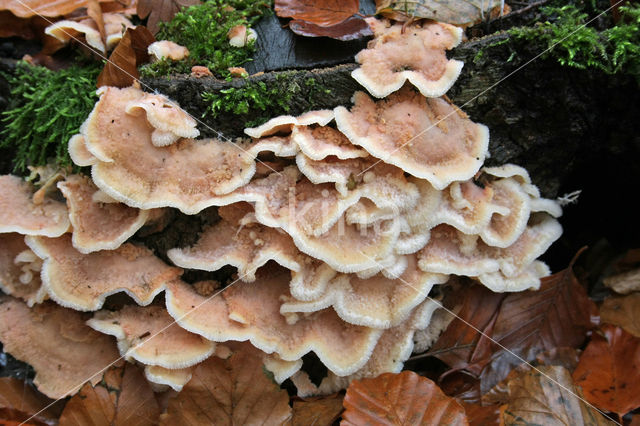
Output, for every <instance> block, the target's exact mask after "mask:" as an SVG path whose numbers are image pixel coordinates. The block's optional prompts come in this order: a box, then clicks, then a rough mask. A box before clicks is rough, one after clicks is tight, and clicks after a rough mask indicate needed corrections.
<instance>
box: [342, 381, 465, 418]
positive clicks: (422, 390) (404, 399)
mask: <svg viewBox="0 0 640 426" xmlns="http://www.w3.org/2000/svg"><path fill="white" fill-rule="evenodd" d="M344 407H345V409H346V410H345V412H344V414H343V415H342V425H345V426H347V425H363V424H384V425H433V424H455V425H465V424H468V423H467V418H466V416H465V413H464V408H462V406H460V404H458V403H457V402H456V400H455V399H453V398H449V397H448V396H446V395H445V394H444V393H442V391H441V390H440V388H439V387H438V386H437V385H436V384H435V383H434V382H432V381H431V380H429V379H427V378H425V377H422V376H419V375H417V374H416V373H414V372H411V371H403V372H402V373H400V374H394V373H385V374H382V375H380V376H378V377H376V378H375V379H363V380H355V381H353V382H351V384H350V385H349V387H348V388H347V394H346V395H345V397H344Z"/></svg>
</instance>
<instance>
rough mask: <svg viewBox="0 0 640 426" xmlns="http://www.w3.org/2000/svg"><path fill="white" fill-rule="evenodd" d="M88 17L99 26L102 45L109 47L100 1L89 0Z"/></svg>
mask: <svg viewBox="0 0 640 426" xmlns="http://www.w3.org/2000/svg"><path fill="white" fill-rule="evenodd" d="M87 15H89V17H90V18H91V19H93V22H95V23H96V25H97V26H98V31H100V38H101V39H102V43H104V45H105V46H106V45H107V32H106V31H105V29H104V19H103V17H102V8H101V7H100V3H99V2H98V0H87Z"/></svg>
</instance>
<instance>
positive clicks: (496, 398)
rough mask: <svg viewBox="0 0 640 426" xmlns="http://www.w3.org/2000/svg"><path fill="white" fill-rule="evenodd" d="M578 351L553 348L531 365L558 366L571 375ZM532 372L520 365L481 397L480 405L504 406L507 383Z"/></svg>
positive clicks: (506, 400)
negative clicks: (519, 375)
mask: <svg viewBox="0 0 640 426" xmlns="http://www.w3.org/2000/svg"><path fill="white" fill-rule="evenodd" d="M578 361H579V356H578V351H577V350H575V349H573V348H567V347H562V348H554V349H552V350H550V351H547V352H543V353H541V354H538V355H537V356H536V361H535V363H533V365H537V366H539V365H545V366H551V365H553V366H560V367H563V368H565V369H566V370H567V371H568V372H569V373H572V372H573V371H574V370H575V369H576V366H577V365H578ZM530 370H532V367H531V366H530V365H529V364H524V363H523V364H520V365H518V366H517V367H516V368H514V369H513V370H511V372H510V373H509V375H508V376H507V378H506V379H504V380H503V381H501V382H500V383H498V384H497V385H495V386H494V387H493V388H491V390H489V391H488V392H487V393H485V394H483V395H482V404H485V405H487V404H506V403H507V402H509V381H510V380H511V379H513V378H514V377H516V376H517V375H518V374H523V373H526V372H528V371H530Z"/></svg>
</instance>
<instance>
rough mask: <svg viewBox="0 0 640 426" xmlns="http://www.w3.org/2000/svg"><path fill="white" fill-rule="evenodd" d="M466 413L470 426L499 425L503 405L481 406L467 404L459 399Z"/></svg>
mask: <svg viewBox="0 0 640 426" xmlns="http://www.w3.org/2000/svg"><path fill="white" fill-rule="evenodd" d="M459 402H460V404H461V405H462V406H463V407H464V411H465V413H466V414H467V420H468V421H469V425H471V426H475V425H477V426H485V425H487V426H488V425H496V426H497V425H499V424H500V418H501V416H502V413H501V412H502V411H503V410H504V408H505V406H504V405H488V406H486V407H483V406H482V405H480V404H469V403H466V402H464V401H459Z"/></svg>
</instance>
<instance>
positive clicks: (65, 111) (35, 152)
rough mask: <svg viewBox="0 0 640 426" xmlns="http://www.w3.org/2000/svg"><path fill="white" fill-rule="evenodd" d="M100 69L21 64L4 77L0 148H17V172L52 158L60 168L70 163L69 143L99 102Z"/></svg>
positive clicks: (95, 67)
mask: <svg viewBox="0 0 640 426" xmlns="http://www.w3.org/2000/svg"><path fill="white" fill-rule="evenodd" d="M100 69H101V66H100V65H93V66H91V67H86V68H81V67H77V66H74V67H71V68H68V69H65V70H61V71H51V70H49V69H47V68H44V67H34V66H31V65H28V64H27V63H24V62H20V63H18V65H17V67H16V70H15V72H14V73H13V74H12V75H5V78H7V80H8V81H9V85H10V87H11V98H10V102H9V106H8V108H7V110H6V111H4V112H3V113H2V118H1V120H2V122H3V123H4V124H5V128H4V129H3V131H2V133H0V138H1V139H0V147H8V148H12V149H15V152H16V154H15V159H14V170H15V172H17V173H24V172H25V171H26V170H27V166H41V165H45V164H46V163H47V162H48V161H49V160H50V159H53V161H54V162H55V164H57V165H59V166H68V165H70V164H71V159H70V158H69V153H68V151H67V143H68V141H69V138H71V136H73V135H74V134H76V133H78V131H79V129H80V125H81V124H82V122H83V121H84V120H85V119H86V118H87V115H89V113H90V112H91V109H92V108H93V105H94V104H95V102H96V101H97V99H98V97H97V95H96V94H95V91H96V86H95V82H96V78H97V77H98V74H99V73H100Z"/></svg>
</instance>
